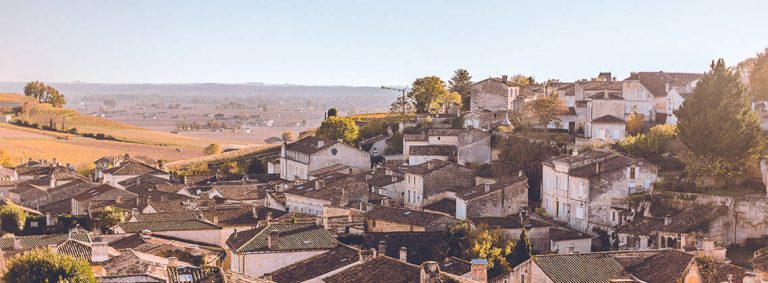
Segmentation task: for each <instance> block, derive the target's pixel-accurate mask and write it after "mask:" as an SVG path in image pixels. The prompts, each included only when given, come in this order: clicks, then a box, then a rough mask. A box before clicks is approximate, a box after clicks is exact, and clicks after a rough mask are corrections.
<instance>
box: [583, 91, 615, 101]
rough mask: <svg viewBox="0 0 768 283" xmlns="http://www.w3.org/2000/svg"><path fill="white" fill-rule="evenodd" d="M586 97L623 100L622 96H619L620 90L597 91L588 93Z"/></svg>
mask: <svg viewBox="0 0 768 283" xmlns="http://www.w3.org/2000/svg"><path fill="white" fill-rule="evenodd" d="M587 98H588V99H592V100H624V97H621V93H620V92H608V91H603V92H598V93H595V94H593V95H590V96H589V97H587Z"/></svg>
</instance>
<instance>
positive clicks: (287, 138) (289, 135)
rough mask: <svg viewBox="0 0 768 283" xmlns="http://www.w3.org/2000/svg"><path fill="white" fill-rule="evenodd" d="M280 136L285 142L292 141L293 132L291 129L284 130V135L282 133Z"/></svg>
mask: <svg viewBox="0 0 768 283" xmlns="http://www.w3.org/2000/svg"><path fill="white" fill-rule="evenodd" d="M280 138H282V139H283V141H284V142H289V141H292V140H293V133H291V132H289V131H285V132H283V134H282V135H280Z"/></svg>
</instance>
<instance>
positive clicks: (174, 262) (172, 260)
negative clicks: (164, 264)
mask: <svg viewBox="0 0 768 283" xmlns="http://www.w3.org/2000/svg"><path fill="white" fill-rule="evenodd" d="M178 265H179V259H178V258H177V257H175V256H172V257H169V258H168V266H169V267H176V266H178Z"/></svg>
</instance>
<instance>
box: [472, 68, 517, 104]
mask: <svg viewBox="0 0 768 283" xmlns="http://www.w3.org/2000/svg"><path fill="white" fill-rule="evenodd" d="M521 89H522V86H520V85H518V84H516V83H513V82H510V81H508V80H507V76H502V77H501V78H488V79H485V80H482V81H479V82H476V83H474V84H472V90H471V94H470V102H469V105H470V111H477V110H481V109H486V110H490V111H494V112H495V111H508V110H514V109H515V108H514V101H515V99H516V98H517V97H518V96H519V95H520V91H521Z"/></svg>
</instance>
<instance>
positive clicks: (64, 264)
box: [3, 249, 96, 283]
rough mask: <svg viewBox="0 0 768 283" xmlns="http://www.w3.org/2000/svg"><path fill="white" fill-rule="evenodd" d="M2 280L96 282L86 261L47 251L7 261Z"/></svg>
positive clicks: (16, 282) (21, 281)
mask: <svg viewBox="0 0 768 283" xmlns="http://www.w3.org/2000/svg"><path fill="white" fill-rule="evenodd" d="M3 279H4V280H5V282H8V283H29V282H77V283H95V282H96V278H95V277H94V275H93V271H92V270H91V267H90V265H89V264H88V262H87V261H85V260H82V259H76V258H74V257H72V256H68V255H63V254H58V253H54V252H52V251H51V250H49V249H37V250H33V251H30V252H27V253H24V254H17V255H16V256H14V257H13V258H11V259H10V260H9V261H8V263H7V265H6V272H5V276H4V277H3Z"/></svg>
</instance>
